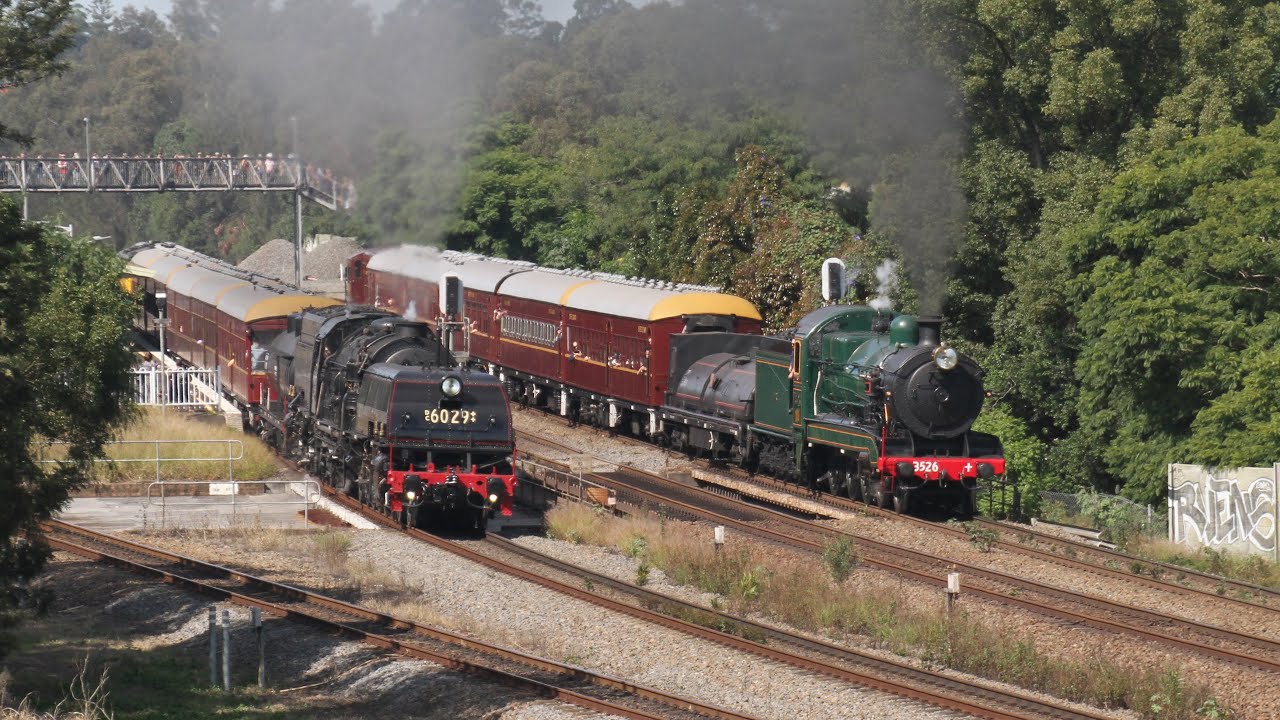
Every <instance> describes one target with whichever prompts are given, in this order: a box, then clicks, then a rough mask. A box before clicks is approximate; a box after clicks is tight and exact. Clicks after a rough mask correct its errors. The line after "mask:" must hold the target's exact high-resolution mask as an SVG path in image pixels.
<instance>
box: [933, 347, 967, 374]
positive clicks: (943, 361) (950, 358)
mask: <svg viewBox="0 0 1280 720" xmlns="http://www.w3.org/2000/svg"><path fill="white" fill-rule="evenodd" d="M959 362H960V353H958V352H956V349H955V348H953V347H950V346H947V345H939V346H938V349H937V350H934V351H933V364H934V365H937V366H938V369H939V370H954V369H955V368H956V365H957V364H959Z"/></svg>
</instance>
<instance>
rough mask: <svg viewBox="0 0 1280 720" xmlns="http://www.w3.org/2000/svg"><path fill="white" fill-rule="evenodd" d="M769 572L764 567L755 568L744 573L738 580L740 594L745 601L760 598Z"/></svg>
mask: <svg viewBox="0 0 1280 720" xmlns="http://www.w3.org/2000/svg"><path fill="white" fill-rule="evenodd" d="M767 575H768V571H766V570H765V569H764V568H762V567H758V566H757V567H754V568H752V569H750V570H746V571H744V572H743V573H742V576H741V577H739V578H738V594H739V595H740V596H742V598H743V599H744V600H755V599H756V598H758V597H760V591H761V589H763V587H764V585H765V582H766V580H767Z"/></svg>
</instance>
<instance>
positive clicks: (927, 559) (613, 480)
mask: <svg viewBox="0 0 1280 720" xmlns="http://www.w3.org/2000/svg"><path fill="white" fill-rule="evenodd" d="M537 442H538V443H541V444H547V441H546V439H545V438H538V440H537ZM590 477H591V478H592V479H593V481H595V482H600V483H602V484H605V485H608V486H611V487H613V488H614V489H615V491H616V492H617V497H618V501H619V502H628V501H629V498H628V494H629V493H635V494H637V495H638V496H639V498H640V500H641V501H642V502H647V503H651V504H654V505H659V506H663V505H665V506H668V507H670V508H672V509H675V510H679V511H680V512H682V513H684V514H686V515H687V516H689V517H693V518H696V519H707V520H711V521H714V522H717V523H721V524H724V525H727V526H732V527H735V528H737V529H740V530H743V531H745V532H748V533H751V534H754V535H756V536H759V537H762V538H765V539H768V540H770V541H772V542H776V543H781V544H784V545H789V546H792V547H801V548H803V549H805V550H807V551H810V552H814V551H816V552H821V551H822V550H823V549H824V546H823V545H822V544H821V543H818V542H816V541H814V540H810V539H806V538H802V537H798V536H795V535H790V534H787V533H782V532H779V531H776V530H771V529H768V528H761V527H759V526H757V525H754V524H752V523H751V522H750V521H747V520H745V519H743V518H742V514H743V513H744V512H746V509H747V508H751V509H753V511H754V512H755V513H757V514H758V516H761V517H760V519H770V520H775V521H779V522H782V523H784V524H788V525H792V526H798V527H800V528H801V529H802V531H804V532H808V533H814V534H818V535H819V536H822V537H838V536H845V537H849V538H851V539H853V540H856V541H857V542H859V543H860V544H861V545H862V546H863V547H865V548H867V549H868V550H869V551H870V552H866V553H864V554H863V561H864V562H867V563H869V564H872V565H875V566H877V567H880V568H883V569H885V570H887V571H890V572H893V573H896V574H899V575H905V576H908V577H912V578H915V579H917V580H921V581H924V582H928V583H931V584H944V583H945V574H944V573H943V572H928V571H922V570H917V569H912V568H909V567H906V566H905V565H902V564H900V563H894V562H891V561H889V560H886V559H885V558H886V557H892V556H897V557H901V558H905V559H907V560H910V561H913V562H916V563H920V564H923V565H924V566H925V567H934V568H937V567H939V566H940V565H945V566H946V567H945V568H944V569H946V570H951V569H955V570H960V571H962V572H964V573H966V574H968V575H970V576H971V577H976V578H981V579H984V580H986V581H988V582H992V583H996V584H999V585H1004V586H1007V587H1012V588H1016V589H1018V592H1019V593H1021V592H1023V591H1027V592H1037V593H1040V594H1041V595H1047V596H1049V597H1052V598H1056V599H1058V600H1061V601H1065V602H1072V603H1078V604H1082V605H1085V606H1088V607H1092V608H1095V609H1098V610H1102V611H1105V612H1108V613H1112V614H1114V615H1117V616H1121V617H1124V616H1128V617H1131V618H1133V617H1136V618H1137V620H1138V622H1130V621H1117V620H1110V619H1107V618H1103V617H1099V616H1097V615H1096V614H1087V613H1083V612H1076V611H1073V610H1070V609H1067V608H1063V607H1055V606H1050V605H1048V604H1045V603H1039V602H1035V601H1033V600H1030V599H1027V598H1023V597H1014V596H1013V595H1012V594H1010V593H1008V592H999V591H995V590H991V589H987V588H983V587H978V586H976V585H969V587H968V588H967V591H968V592H969V593H971V594H974V595H978V596H979V597H983V598H986V599H989V600H992V601H996V602H999V603H1006V604H1013V605H1017V606H1020V607H1023V608H1025V609H1027V610H1030V611H1032V612H1036V613H1038V614H1041V615H1047V616H1050V617H1055V618H1058V619H1062V620H1067V621H1070V622H1076V623H1081V624H1085V625H1089V626H1091V627H1094V628H1097V629H1100V630H1105V631H1108V632H1122V633H1128V634H1132V635H1136V636H1138V637H1141V638H1144V639H1147V640H1153V641H1158V642H1161V643H1165V644H1169V645H1173V646H1175V647H1178V648H1181V649H1184V650H1191V651H1195V652H1197V653H1200V654H1202V655H1206V656H1210V657H1215V658H1218V659H1222V660H1226V661H1229V662H1232V663H1235V664H1239V665H1244V666H1248V667H1252V668H1257V669H1261V670H1265V671H1268V672H1280V663H1278V662H1276V661H1274V660H1271V659H1268V658H1262V657H1258V656H1256V655H1255V654H1253V653H1252V652H1237V651H1235V650H1231V649H1228V648H1220V647H1215V646H1213V645H1209V644H1207V643H1204V642H1200V641H1198V640H1192V639H1188V638H1181V637H1174V636H1171V635H1168V634H1166V633H1162V632H1159V631H1156V630H1150V629H1147V628H1146V627H1143V626H1142V625H1140V624H1139V623H1149V624H1160V625H1165V626H1175V627H1178V628H1180V629H1182V630H1184V631H1189V632H1196V633H1201V634H1203V635H1208V636H1211V637H1215V638H1218V639H1224V640H1228V641H1231V642H1235V643H1237V644H1240V645H1244V646H1247V647H1251V648H1257V649H1263V650H1266V651H1269V652H1272V653H1273V654H1277V655H1280V644H1278V643H1275V642H1273V641H1271V640H1268V639H1266V638H1259V637H1256V636H1251V635H1245V634H1242V633H1236V632H1233V631H1231V630H1226V629H1224V628H1219V627H1216V626H1212V625H1207V624H1203V623H1196V622H1194V621H1190V620H1184V619H1181V618H1173V617H1169V616H1166V615H1160V614H1158V613H1153V612H1150V611H1147V610H1143V609H1141V608H1130V607H1128V606H1124V605H1121V604H1119V603H1113V602H1111V601H1108V600H1103V599H1100V598H1093V597H1090V596H1086V595H1083V594H1080V593H1076V592H1073V591H1069V590H1063V589H1060V588H1054V587H1052V586H1049V585H1045V584H1043V583H1038V582H1035V581H1032V580H1025V579H1021V578H1016V577H1013V576H1011V575H1008V574H1005V573H1001V572H998V571H994V570H987V569H985V568H980V567H976V566H971V565H967V564H964V563H961V562H958V561H952V560H943V559H939V558H936V557H932V556H929V555H926V554H924V553H920V552H917V551H914V550H911V549H909V548H903V547H900V546H897V545H893V544H890V543H886V542H882V541H878V540H873V539H871V538H867V537H865V536H861V535H856V534H852V533H847V532H843V531H839V530H834V529H831V528H827V527H825V526H822V525H818V524H815V523H810V522H806V521H804V520H801V519H798V518H796V517H794V516H791V515H787V514H785V513H780V512H777V511H774V510H771V509H769V508H764V507H760V506H758V505H752V504H745V503H736V502H734V501H731V500H729V499H727V498H724V497H722V496H719V495H716V494H714V493H711V492H708V491H706V490H703V489H700V488H694V487H690V486H688V485H684V484H681V483H677V482H675V481H672V480H668V479H667V478H664V477H662V476H660V475H655V474H653V473H648V472H645V471H642V470H638V469H636V468H630V467H619V469H618V471H616V472H614V473H607V472H606V473H591V474H590ZM636 482H643V483H649V484H650V485H651V486H657V487H661V488H662V492H657V491H656V490H644V489H642V488H638V487H636V486H635V483H636ZM671 493H675V494H682V495H684V496H685V497H691V499H696V500H698V502H700V503H704V504H705V503H708V502H710V503H711V504H715V503H717V502H718V503H722V504H728V505H730V506H731V507H732V511H733V512H734V513H735V514H737V517H734V516H732V515H728V514H725V513H723V512H714V511H710V510H708V509H706V508H705V507H703V506H702V505H695V504H694V503H692V502H684V501H680V500H676V499H674V498H672V497H671V495H670V494H671ZM631 504H633V505H634V504H635V503H634V502H632V503H631Z"/></svg>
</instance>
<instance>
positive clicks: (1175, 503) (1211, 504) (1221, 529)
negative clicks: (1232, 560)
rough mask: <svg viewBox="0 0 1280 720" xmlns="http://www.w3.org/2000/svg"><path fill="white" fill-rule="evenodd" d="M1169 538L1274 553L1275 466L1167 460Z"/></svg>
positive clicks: (1266, 553) (1265, 553)
mask: <svg viewBox="0 0 1280 720" xmlns="http://www.w3.org/2000/svg"><path fill="white" fill-rule="evenodd" d="M1169 539H1170V540H1173V541H1174V542H1177V543H1182V544H1185V545H1191V546H1196V547H1199V546H1203V547H1211V548H1217V549H1227V548H1229V549H1232V550H1235V551H1237V552H1250V553H1257V554H1264V555H1268V556H1271V557H1275V556H1276V554H1277V549H1278V548H1277V544H1276V469H1275V468H1237V469H1234V470H1226V469H1219V468H1205V467H1202V466H1200V465H1170V466H1169Z"/></svg>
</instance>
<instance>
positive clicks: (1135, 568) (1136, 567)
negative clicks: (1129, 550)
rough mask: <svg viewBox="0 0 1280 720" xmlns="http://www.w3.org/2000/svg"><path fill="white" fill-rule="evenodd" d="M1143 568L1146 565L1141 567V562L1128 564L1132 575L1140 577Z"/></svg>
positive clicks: (1136, 561) (1135, 561)
mask: <svg viewBox="0 0 1280 720" xmlns="http://www.w3.org/2000/svg"><path fill="white" fill-rule="evenodd" d="M1145 568H1146V565H1143V564H1142V561H1141V560H1134V561H1133V562H1130V563H1129V572H1131V573H1133V574H1134V575H1141V574H1142V571H1143V570H1144V569H1145Z"/></svg>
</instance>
